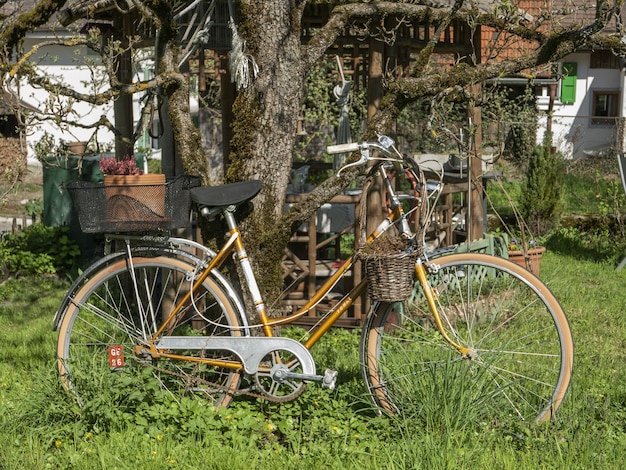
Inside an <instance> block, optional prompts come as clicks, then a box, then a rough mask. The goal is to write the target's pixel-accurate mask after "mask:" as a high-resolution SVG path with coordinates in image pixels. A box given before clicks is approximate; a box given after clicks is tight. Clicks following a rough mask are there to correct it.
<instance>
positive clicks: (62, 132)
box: [19, 33, 144, 163]
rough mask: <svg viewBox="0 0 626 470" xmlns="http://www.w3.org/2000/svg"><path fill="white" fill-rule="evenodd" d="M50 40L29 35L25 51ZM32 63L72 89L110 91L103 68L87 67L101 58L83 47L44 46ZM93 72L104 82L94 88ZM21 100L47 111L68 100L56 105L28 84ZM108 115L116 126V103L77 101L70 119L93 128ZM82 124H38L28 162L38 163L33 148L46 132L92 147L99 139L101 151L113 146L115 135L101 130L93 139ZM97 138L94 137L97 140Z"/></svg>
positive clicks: (136, 109) (31, 129)
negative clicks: (88, 142)
mask: <svg viewBox="0 0 626 470" xmlns="http://www.w3.org/2000/svg"><path fill="white" fill-rule="evenodd" d="M47 39H48V37H46V35H45V34H41V33H39V34H34V35H30V36H29V37H28V38H27V39H26V40H25V42H24V48H23V50H24V51H29V50H31V49H32V47H33V46H35V45H36V44H39V43H41V42H42V41H46V40H47ZM31 60H32V61H33V62H36V63H37V64H38V68H39V70H40V71H41V72H42V74H44V75H45V76H47V77H48V78H49V79H51V80H55V81H59V82H61V83H63V84H65V85H67V86H69V87H71V88H72V89H73V90H75V91H77V92H80V93H86V94H89V95H91V94H93V93H94V90H97V91H98V92H102V91H105V90H106V89H108V82H107V80H106V77H104V76H99V75H100V74H102V73H103V72H102V70H103V69H102V68H101V67H96V68H94V67H89V66H88V65H87V64H98V63H99V57H98V56H97V55H95V53H93V52H90V51H88V50H87V49H86V48H84V47H62V46H44V47H40V49H39V51H38V52H37V53H36V54H35V55H33V56H32V58H31ZM94 71H95V77H96V78H97V80H101V82H100V84H99V85H94ZM139 73H141V74H142V75H141V77H142V78H144V77H143V71H140V72H139ZM19 94H20V98H21V99H22V100H23V101H25V102H26V103H28V104H30V105H32V106H33V107H35V108H37V109H40V110H42V112H45V111H46V110H47V111H49V110H50V109H57V111H58V110H60V109H62V107H63V105H61V104H60V103H64V104H67V103H68V99H67V98H59V102H60V103H55V102H54V101H55V100H53V101H51V100H50V95H49V93H48V92H46V91H44V90H42V89H40V88H38V87H34V86H31V85H29V84H28V83H27V82H26V81H23V82H22V83H20V91H19ZM138 100H139V95H135V96H134V100H133V116H134V122H135V123H136V122H137V118H138V117H139V101H138ZM103 115H104V116H106V117H107V119H108V120H109V121H110V122H112V123H114V122H115V119H114V113H113V103H112V102H111V103H110V104H107V105H100V106H95V105H92V104H89V103H86V102H82V101H77V102H74V103H73V104H72V114H71V115H70V116H68V117H67V118H68V120H70V121H75V122H77V123H78V124H80V125H90V124H93V123H95V122H97V121H98V120H99V119H100V118H101V116H103ZM80 125H78V126H77V125H63V126H61V127H59V126H57V125H56V124H54V123H52V122H46V121H44V122H40V123H35V124H34V125H33V126H30V127H29V135H28V137H27V143H28V158H29V162H31V163H34V162H35V161H36V158H35V152H34V146H35V144H36V143H37V142H39V141H40V140H41V138H42V137H43V136H44V134H45V133H46V132H47V133H48V134H51V135H52V136H54V138H55V141H56V142H57V143H59V142H60V141H65V142H73V141H91V143H92V144H93V143H94V142H95V141H96V140H95V139H97V141H98V142H99V144H100V145H101V146H103V147H101V150H110V149H111V148H112V147H113V143H114V136H113V133H112V132H110V131H108V130H106V129H104V128H101V129H100V130H98V131H97V133H96V135H95V136H94V129H86V128H82V127H80ZM94 137H95V138H94Z"/></svg>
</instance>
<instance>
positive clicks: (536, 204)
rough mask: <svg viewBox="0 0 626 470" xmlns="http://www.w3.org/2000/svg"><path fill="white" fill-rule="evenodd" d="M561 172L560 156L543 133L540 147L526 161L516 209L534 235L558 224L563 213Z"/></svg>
mask: <svg viewBox="0 0 626 470" xmlns="http://www.w3.org/2000/svg"><path fill="white" fill-rule="evenodd" d="M564 169H565V165H564V161H563V156H562V155H561V154H560V153H559V152H555V151H554V149H553V148H552V137H551V135H549V134H547V135H546V138H545V140H544V143H543V145H539V146H537V147H535V150H534V151H533V154H532V156H531V158H530V160H529V161H528V169H527V172H526V181H525V185H524V187H523V191H522V204H521V208H520V209H521V214H522V217H523V218H524V220H525V221H526V224H527V225H528V227H529V228H530V230H531V231H532V232H533V233H535V234H536V235H541V234H545V233H547V232H549V231H550V230H552V229H553V228H555V227H556V226H557V225H558V221H559V218H560V216H561V212H562V210H563V203H562V194H563V186H564V182H565V177H564Z"/></svg>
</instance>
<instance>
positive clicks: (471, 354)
mask: <svg viewBox="0 0 626 470" xmlns="http://www.w3.org/2000/svg"><path fill="white" fill-rule="evenodd" d="M415 274H416V275H417V279H418V281H419V283H420V285H421V286H422V291H423V292H424V296H425V297H426V301H427V302H428V306H429V308H430V311H431V313H432V315H433V317H434V319H435V324H436V325H437V330H438V331H439V333H440V334H441V336H443V338H444V339H445V340H446V342H447V343H448V344H449V345H450V346H452V347H453V348H454V349H456V350H457V351H459V353H461V355H462V356H463V357H464V358H466V359H474V358H475V357H476V352H475V351H474V349H472V348H468V347H465V346H461V345H460V344H458V343H457V342H456V341H454V340H453V339H452V338H450V335H448V333H447V332H446V330H445V328H444V325H443V321H442V320H441V316H440V315H439V309H438V308H437V297H438V293H437V292H436V290H435V289H433V287H432V285H431V284H430V281H429V280H428V278H427V277H426V268H425V267H424V263H422V261H421V260H418V261H417V263H416V264H415Z"/></svg>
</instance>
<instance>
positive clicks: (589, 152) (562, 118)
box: [537, 52, 624, 159]
mask: <svg viewBox="0 0 626 470" xmlns="http://www.w3.org/2000/svg"><path fill="white" fill-rule="evenodd" d="M590 56H591V54H590V53H589V52H581V53H577V54H572V55H570V56H568V57H566V58H565V59H563V61H562V62H561V65H560V66H562V64H563V63H568V62H569V63H572V62H573V63H576V64H577V68H578V70H577V80H576V98H575V101H574V103H572V104H566V103H562V102H561V99H560V98H561V82H560V83H559V87H558V90H557V95H556V101H555V103H554V109H553V119H552V132H553V144H554V145H555V146H556V147H557V149H558V150H559V151H560V152H562V153H563V155H564V156H565V158H573V159H577V158H581V157H584V156H593V155H598V154H601V153H605V152H608V151H614V150H615V149H616V148H621V145H620V144H619V143H618V142H617V129H616V126H615V124H610V125H607V124H594V123H592V119H591V116H592V115H593V92H594V91H616V92H621V90H622V81H623V72H622V71H621V70H619V69H603V68H593V69H592V68H590ZM622 101H623V100H622ZM537 103H538V106H539V109H540V111H543V113H542V117H541V119H540V122H539V132H538V136H537V141H538V143H541V142H542V141H543V137H544V134H545V131H546V129H547V115H546V114H545V113H546V112H547V111H548V105H549V98H548V93H547V88H543V93H542V95H541V96H539V97H538V100H537ZM621 115H622V116H623V115H624V113H623V111H622V112H621ZM614 121H615V122H617V121H618V120H617V119H615V120H614Z"/></svg>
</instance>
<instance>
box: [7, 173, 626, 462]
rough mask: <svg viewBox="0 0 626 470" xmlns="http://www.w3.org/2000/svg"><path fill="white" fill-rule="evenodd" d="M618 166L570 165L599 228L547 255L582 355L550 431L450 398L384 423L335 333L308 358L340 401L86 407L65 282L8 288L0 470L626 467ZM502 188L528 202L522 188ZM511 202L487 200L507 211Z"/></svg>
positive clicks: (312, 398) (138, 387)
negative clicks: (329, 373)
mask: <svg viewBox="0 0 626 470" xmlns="http://www.w3.org/2000/svg"><path fill="white" fill-rule="evenodd" d="M596 163H597V162H596ZM600 163H602V162H600ZM614 163H615V162H612V161H607V162H606V165H607V166H606V168H605V167H604V166H602V165H600V164H596V165H587V164H586V162H579V163H575V164H572V165H571V166H570V168H569V169H568V175H567V184H568V188H567V190H566V195H565V196H566V210H565V212H566V213H570V214H571V213H576V214H586V213H592V214H594V218H593V220H594V222H593V224H592V225H591V226H590V225H589V224H582V223H578V224H569V225H568V226H565V227H562V228H560V229H558V230H556V231H555V232H553V233H551V234H550V235H549V236H546V237H544V239H543V240H542V241H543V242H544V243H545V245H546V247H547V248H548V251H547V253H546V254H545V255H544V257H543V259H542V264H541V277H542V279H543V280H544V281H545V282H546V283H547V284H548V285H549V286H550V288H551V289H552V290H553V291H554V293H555V294H556V296H557V298H558V299H559V300H560V301H561V303H562V305H563V307H564V309H565V311H566V313H567V315H568V318H569V321H570V324H571V327H572V332H573V336H574V342H575V364H574V375H573V379H572V382H571V386H570V390H569V393H568V396H567V397H566V399H565V401H564V403H563V405H562V406H561V408H560V410H559V412H558V414H557V416H556V418H555V419H553V420H552V421H551V422H549V423H545V424H541V425H537V424H534V423H522V422H518V421H515V420H506V421H502V422H473V421H472V420H471V416H473V414H472V413H471V412H470V410H468V412H467V413H461V414H459V413H458V412H454V414H453V415H452V414H451V412H450V411H449V410H451V409H455V407H448V406H446V399H447V398H448V397H446V396H445V395H444V396H433V397H432V398H431V400H432V401H431V402H430V403H424V407H425V408H427V409H429V410H432V413H431V414H430V415H429V416H428V417H427V418H426V419H424V418H422V419H418V418H413V417H410V416H409V417H406V416H405V417H401V418H390V417H386V416H379V415H377V414H376V413H375V412H374V410H373V409H372V406H371V405H370V404H369V402H368V401H367V400H366V396H365V391H364V387H363V385H362V382H361V378H360V370H359V366H358V342H359V331H358V330H337V331H335V332H334V333H333V334H331V335H328V336H327V337H325V338H324V339H323V340H322V342H320V344H318V345H316V347H315V348H314V349H313V353H314V356H315V358H316V361H317V363H318V369H319V370H323V369H324V368H325V367H334V368H336V369H337V370H338V371H339V380H338V386H337V389H336V390H334V391H332V392H331V391H328V390H322V389H321V388H320V387H319V386H317V385H311V386H309V387H308V388H307V390H306V391H305V392H304V394H303V395H302V396H301V397H299V398H298V399H297V400H295V401H294V402H291V403H285V404H272V403H267V402H265V401H261V400H257V399H254V398H250V397H248V398H239V399H237V400H235V402H234V404H233V405H231V407H230V408H228V409H225V410H217V411H216V410H214V409H213V408H211V407H210V406H208V405H207V404H206V403H205V402H203V401H201V400H191V399H182V400H180V399H178V400H177V399H174V398H173V397H170V396H167V395H163V394H161V393H160V391H159V390H157V389H155V388H154V386H153V383H149V382H145V383H140V384H135V383H131V384H128V383H124V382H123V381H122V380H121V379H120V380H117V381H116V382H113V383H114V384H115V385H114V386H109V387H103V389H102V394H101V397H99V398H98V399H95V400H93V401H91V402H89V403H86V404H85V405H84V406H82V407H80V406H78V405H77V404H76V403H75V402H74V401H73V400H72V399H71V398H70V397H69V396H68V395H67V394H66V393H65V392H64V391H63V389H62V388H61V387H60V384H59V380H58V377H57V375H56V372H55V347H56V333H54V332H53V331H52V328H51V326H52V318H53V316H54V313H55V310H56V308H57V306H58V305H59V303H60V301H61V299H62V297H63V294H64V291H65V289H67V287H68V285H69V280H68V279H66V278H65V277H61V278H58V277H50V276H38V277H21V278H18V279H9V280H5V281H3V282H0V469H2V470H5V469H7V470H8V469H20V470H21V469H37V470H38V469H45V468H54V469H56V468H76V469H90V470H91V469H100V468H102V469H126V468H138V469H151V470H152V469H169V468H175V469H187V468H188V469H198V468H202V469H222V468H223V469H231V470H232V469H235V470H236V469H257V468H258V469H274V468H276V469H284V468H289V469H292V468H293V469H311V468H316V469H317V468H333V469H342V468H347V469H353V468H358V469H364V468H366V469H369V468H372V469H379V468H385V469H396V468H397V469H407V468H425V469H457V468H467V469H482V468H498V469H518V468H555V469H561V468H568V469H569V468H572V469H592V468H598V469H605V468H620V467H622V466H623V462H625V461H626V367H624V365H625V362H626V358H625V355H626V353H625V352H624V351H625V349H624V345H626V316H625V315H623V310H624V305H626V293H625V292H626V289H624V286H625V285H626V270H623V271H619V272H618V271H616V270H615V267H616V266H617V264H618V263H619V261H620V260H621V259H622V257H623V256H626V243H625V242H624V237H623V233H622V232H620V227H619V224H617V227H616V224H614V223H611V217H610V216H611V215H612V214H615V213H618V212H619V211H620V210H621V208H622V207H624V206H623V205H622V204H623V193H622V191H621V187H620V186H619V180H618V178H617V173H616V171H617V166H616V165H613V164H614ZM505 176H506V178H505V184H506V185H508V190H509V192H510V193H511V194H513V195H514V196H513V197H514V198H517V197H519V196H516V194H519V184H520V180H519V178H518V177H515V175H505ZM492 188H494V189H495V188H496V186H495V185H492ZM501 194H502V193H499V192H498V191H494V193H493V194H490V196H492V197H493V199H494V200H495V201H500V202H498V204H501V205H502V206H503V207H504V206H506V200H505V199H504V200H503V199H502V196H501Z"/></svg>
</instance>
